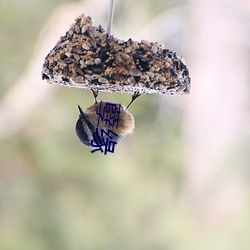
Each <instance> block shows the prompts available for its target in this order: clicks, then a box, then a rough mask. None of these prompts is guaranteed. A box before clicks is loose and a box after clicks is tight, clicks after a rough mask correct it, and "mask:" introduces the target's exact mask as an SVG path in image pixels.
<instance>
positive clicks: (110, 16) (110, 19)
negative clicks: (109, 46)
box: [107, 0, 115, 35]
mask: <svg viewBox="0 0 250 250" xmlns="http://www.w3.org/2000/svg"><path fill="white" fill-rule="evenodd" d="M114 9H115V0H110V4H109V13H108V27H107V33H108V34H109V35H110V33H111V29H112V23H113V17H114Z"/></svg>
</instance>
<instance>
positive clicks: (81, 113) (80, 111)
mask: <svg viewBox="0 0 250 250" xmlns="http://www.w3.org/2000/svg"><path fill="white" fill-rule="evenodd" d="M77 106H78V110H79V113H80V117H81V118H86V116H85V114H84V112H83V111H82V108H81V107H80V106H79V105H77Z"/></svg>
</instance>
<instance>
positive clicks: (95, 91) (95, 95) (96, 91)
mask: <svg viewBox="0 0 250 250" xmlns="http://www.w3.org/2000/svg"><path fill="white" fill-rule="evenodd" d="M90 90H91V91H92V93H93V96H94V99H95V104H96V103H97V100H96V98H97V96H98V92H99V89H97V90H94V89H90Z"/></svg>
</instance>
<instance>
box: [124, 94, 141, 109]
mask: <svg viewBox="0 0 250 250" xmlns="http://www.w3.org/2000/svg"><path fill="white" fill-rule="evenodd" d="M140 95H141V94H140V93H139V91H137V92H135V93H134V94H133V95H132V100H131V101H130V103H129V104H128V106H127V107H126V109H128V108H129V107H130V105H131V104H132V103H133V102H134V101H135V100H136V99H137V98H138V97H139V96H140Z"/></svg>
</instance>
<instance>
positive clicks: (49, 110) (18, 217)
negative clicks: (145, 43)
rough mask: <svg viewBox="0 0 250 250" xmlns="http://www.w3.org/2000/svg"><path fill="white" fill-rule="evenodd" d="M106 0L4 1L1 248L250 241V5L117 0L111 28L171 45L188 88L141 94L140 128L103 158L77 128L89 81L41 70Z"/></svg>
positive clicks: (178, 248) (82, 249) (205, 246)
mask: <svg viewBox="0 0 250 250" xmlns="http://www.w3.org/2000/svg"><path fill="white" fill-rule="evenodd" d="M108 5H109V1H108V0H85V1H70V0H53V1H51V0H44V1H40V0H18V1H17V0H16V1H15V0H13V1H9V0H1V2H0V55H1V59H0V83H1V84H0V249H1V250H24V249H25V250H31V249H32V250H33V249H36V250H51V249H53V250H57V249H60V250H68V249H70V250H100V249H102V250H110V249H119V250H123V249H124V250H127V249H130V250H132V249H134V250H140V249H141V250H147V249H148V250H152V249H154V250H184V249H185V250H188V249H190V250H191V249H192V250H198V249H199V250H200V249H202V250H210V249H213V250H216V249H218V250H235V249H241V250H249V249H250V237H249V236H250V213H249V211H250V184H249V183H250V182H249V178H250V98H249V97H250V88H249V81H250V74H249V72H250V71H249V66H250V1H249V0H245V1H244V0H237V1H236V0H210V1H206V0H189V1H188V0H186V1H185V0H169V1H166V0H157V1H156V0H137V1H134V0H127V1H122V0H120V1H119V0H116V9H115V16H114V25H113V31H112V32H113V34H114V35H115V36H117V37H119V38H121V39H128V38H130V37H131V38H133V39H134V40H137V41H138V40H142V39H146V40H150V41H158V42H159V43H164V44H165V46H166V47H167V48H169V49H172V50H176V51H177V54H181V55H182V56H183V57H184V58H185V61H186V63H187V65H188V67H189V70H190V74H191V79H192V88H191V94H190V95H187V96H161V95H157V94H155V95H146V96H142V97H140V98H139V99H138V100H136V102H135V103H134V104H133V105H132V107H131V109H130V112H131V113H132V114H133V115H134V117H135V121H136V128H135V132H134V134H132V135H130V136H128V137H127V138H126V139H125V140H124V141H123V142H122V143H121V145H120V146H119V147H117V148H116V149H115V153H114V154H111V153H109V154H107V155H106V156H104V155H103V154H101V153H98V152H96V153H94V154H91V152H90V150H89V149H87V148H85V147H83V146H82V145H81V144H80V142H79V141H78V139H77V137H76V135H75V131H74V126H75V122H76V120H77V118H78V111H77V104H80V105H81V106H82V107H83V108H86V107H88V106H89V105H91V104H92V103H93V97H92V94H91V93H90V91H87V90H85V91H84V90H80V89H73V88H67V87H58V86H52V85H49V84H47V83H46V82H45V81H44V82H43V81H42V80H41V68H42V64H43V60H44V58H45V56H46V55H47V54H48V52H49V51H50V49H52V48H53V46H54V45H55V43H56V42H57V40H58V39H59V37H60V36H61V35H63V34H65V32H66V31H67V30H68V28H69V25H70V24H71V23H73V22H74V19H75V18H76V17H77V16H78V15H80V14H81V13H85V14H87V15H90V16H92V18H93V21H94V24H96V25H98V24H101V25H102V26H103V27H105V28H106V24H107V12H108ZM130 98H131V96H130V95H127V94H109V93H100V94H99V99H103V100H109V101H112V102H119V103H122V104H124V105H127V104H128V102H129V101H130Z"/></svg>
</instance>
